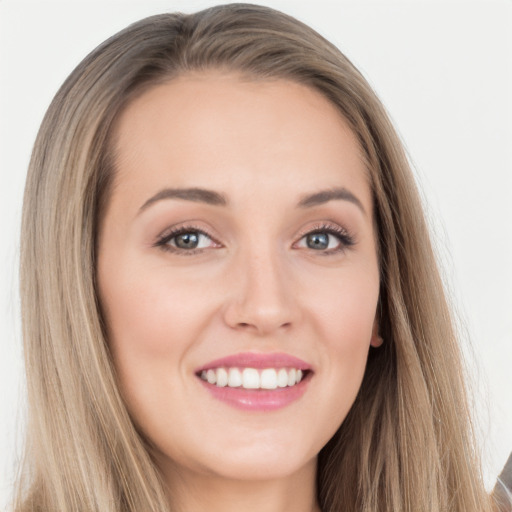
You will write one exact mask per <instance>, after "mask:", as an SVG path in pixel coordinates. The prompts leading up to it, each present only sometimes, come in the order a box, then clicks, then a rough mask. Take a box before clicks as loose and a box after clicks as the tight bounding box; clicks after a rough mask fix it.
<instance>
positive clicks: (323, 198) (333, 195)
mask: <svg viewBox="0 0 512 512" xmlns="http://www.w3.org/2000/svg"><path fill="white" fill-rule="evenodd" d="M334 200H342V201H349V202H350V203H353V204H355V205H356V206H357V207H358V208H359V209H360V210H361V211H362V212H363V213H364V214H365V215H366V211H365V209H364V206H363V203H361V201H360V200H359V199H358V198H357V197H356V196H355V195H354V194H352V192H350V191H349V190H347V189H346V188H344V187H342V188H331V189H328V190H320V191H319V192H315V193H314V194H308V195H306V196H303V197H302V198H301V200H300V201H299V204H298V206H299V208H310V207H312V206H319V205H322V204H325V203H328V202H329V201H334Z"/></svg>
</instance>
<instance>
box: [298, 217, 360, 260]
mask: <svg viewBox="0 0 512 512" xmlns="http://www.w3.org/2000/svg"><path fill="white" fill-rule="evenodd" d="M313 233H328V234H331V235H333V236H336V237H337V238H338V239H339V241H340V247H338V248H336V249H330V250H315V249H311V250H312V251H314V252H318V253H319V254H324V255H330V254H335V253H339V252H342V251H344V250H345V249H348V248H349V247H352V246H353V245H355V243H356V241H355V238H354V236H353V235H352V234H351V233H350V231H348V230H347V229H346V228H344V227H342V226H340V225H339V224H337V223H332V222H327V221H326V222H321V223H319V224H316V225H314V226H310V227H308V228H306V229H304V230H302V231H301V232H300V234H299V235H298V240H297V242H295V243H294V245H295V244H297V243H299V242H300V241H301V240H302V239H303V238H304V237H306V236H308V235H311V234H313Z"/></svg>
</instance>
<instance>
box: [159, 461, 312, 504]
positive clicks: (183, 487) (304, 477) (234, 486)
mask: <svg viewBox="0 0 512 512" xmlns="http://www.w3.org/2000/svg"><path fill="white" fill-rule="evenodd" d="M165 473H166V476H167V478H166V480H167V489H168V493H169V496H170V501H171V503H172V505H173V510H175V511H176V512H203V511H204V510H208V512H221V511H222V512H240V510H243V511H244V512H285V511H289V510H293V511H294V512H320V508H319V507H318V503H317V500H316V483H315V482H316V460H314V461H311V463H310V464H308V465H307V466H305V467H304V468H301V469H300V470H299V471H297V472H296V473H294V474H292V475H287V476H284V477H278V478H272V479H268V480H236V479H228V478H223V477H220V476H218V475H211V474H202V473H196V472H192V471H189V470H187V469H183V468H180V469H179V471H177V470H174V471H172V474H169V472H165Z"/></svg>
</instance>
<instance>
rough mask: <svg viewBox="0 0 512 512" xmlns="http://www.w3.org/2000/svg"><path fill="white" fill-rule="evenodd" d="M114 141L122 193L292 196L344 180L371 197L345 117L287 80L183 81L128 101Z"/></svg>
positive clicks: (230, 77) (220, 76)
mask: <svg viewBox="0 0 512 512" xmlns="http://www.w3.org/2000/svg"><path fill="white" fill-rule="evenodd" d="M115 139H116V150H117V151H116V155H117V162H116V163H117V171H118V173H117V174H118V176H117V178H116V181H118V183H117V185H118V186H120V187H121V188H122V187H123V184H130V188H131V189H134V188H137V187H138V188H141V189H142V188H143V189H148V193H149V188H151V187H153V188H158V187H161V186H163V185H165V186H175V187H182V186H183V187H191V186H201V187H209V188H214V189H218V188H220V189H223V190H227V192H228V193H229V192H233V193H235V194H236V193H238V192H242V191H244V190H245V191H247V190H248V189H250V188H251V187H252V189H253V190H255V191H256V190H258V189H259V188H261V187H262V186H263V185H266V186H267V187H268V188H269V189H273V188H274V189H275V187H280V188H282V187H286V189H287V190H288V191H289V192H290V194H292V195H293V191H294V190H296V191H297V193H300V189H301V188H302V189H304V190H305V191H311V190H313V189H315V188H326V187H334V186H339V185H340V180H342V182H343V183H341V184H342V185H343V186H346V187H349V188H352V189H356V191H357V192H358V193H359V194H363V196H366V197H363V198H362V200H363V201H365V200H366V202H369V200H370V199H369V190H368V189H369V187H368V183H367V181H368V175H367V172H366V167H365V165H364V158H363V157H362V152H361V148H360V145H359V143H358V141H357V138H356V136H355V135H354V133H353V132H352V130H351V129H350V127H349V126H348V123H347V122H346V120H345V119H344V118H343V116H342V115H341V114H340V113H339V111H338V110H337V109H336V107H335V106H334V105H333V104H332V103H331V102H330V101H328V100H327V99H326V98H325V97H324V96H323V95H322V94H321V93H319V92H317V91H315V90H313V89H312V88H310V87H307V86H304V85H301V84H298V83H295V82H292V81H288V80H250V79H247V78H245V77H242V76H239V75H234V74H228V73H221V72H208V73H206V72H203V73H190V74H187V75H183V76H180V77H178V78H175V79H173V80H171V81H169V82H167V83H165V84H160V85H157V86H155V87H153V88H151V89H149V90H148V91H146V92H144V93H143V94H142V95H141V96H139V97H138V98H136V99H135V100H134V101H132V102H131V103H130V104H129V105H128V107H127V108H126V109H125V110H124V112H123V113H122V115H121V117H120V119H119V122H118V124H117V133H116V137H115ZM136 184H138V185H136ZM116 188H117V187H116Z"/></svg>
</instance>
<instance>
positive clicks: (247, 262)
mask: <svg viewBox="0 0 512 512" xmlns="http://www.w3.org/2000/svg"><path fill="white" fill-rule="evenodd" d="M285 259H286V257H285V255H284V254H283V253H281V252H280V251H279V250H278V248H277V247H275V246H273V245H272V244H271V243H267V244H266V245H264V244H263V243H255V244H248V246H247V247H245V249H244V250H241V251H240V252H239V254H238V255H237V261H236V266H237V267H238V268H237V272H235V275H236V282H235V283H234V287H235V293H234V296H233V297H232V299H231V303H230V304H229V305H228V311H227V316H226V318H227V320H228V323H229V324H230V325H231V326H232V327H236V328H244V329H252V330H254V331H256V332H258V333H260V334H266V333H270V332H272V331H274V330H276V329H279V328H282V327H287V326H289V325H291V324H292V323H293V322H295V321H296V319H297V306H296V304H295V303H294V296H293V290H291V280H290V276H289V272H288V270H287V265H285Z"/></svg>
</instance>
